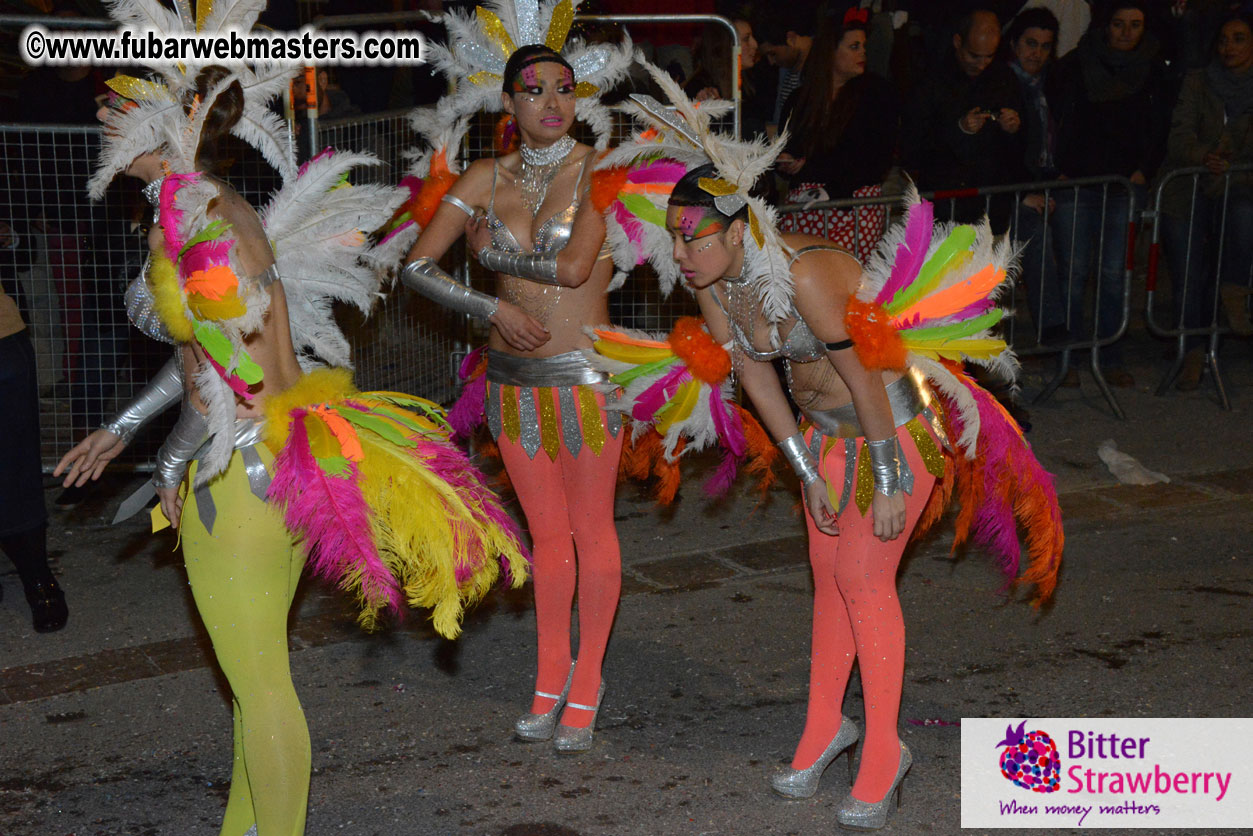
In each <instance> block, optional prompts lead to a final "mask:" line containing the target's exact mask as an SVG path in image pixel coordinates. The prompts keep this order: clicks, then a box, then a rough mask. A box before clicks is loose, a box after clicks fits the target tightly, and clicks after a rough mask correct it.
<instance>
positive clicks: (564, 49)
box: [404, 0, 632, 226]
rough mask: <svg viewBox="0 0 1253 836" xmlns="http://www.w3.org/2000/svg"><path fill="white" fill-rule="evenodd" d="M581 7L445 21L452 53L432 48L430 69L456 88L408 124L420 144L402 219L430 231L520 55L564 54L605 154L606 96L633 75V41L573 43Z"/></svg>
mask: <svg viewBox="0 0 1253 836" xmlns="http://www.w3.org/2000/svg"><path fill="white" fill-rule="evenodd" d="M580 2H581V0H558V2H553V1H552V0H488V2H486V3H484V4H483V5H482V6H479V7H477V8H476V9H475V10H474V13H473V14H465V13H462V12H460V11H457V10H451V11H448V12H446V13H445V14H444V24H445V26H447V28H448V45H447V46H445V45H443V44H436V43H432V44H431V45H430V60H431V63H432V64H433V65H434V66H435V67H436V68H437V69H439V70H440V71H441V72H443V73H444V75H445V76H447V78H448V80H449V82H450V83H451V84H453V85H455V89H454V91H453V92H452V93H450V94H449V95H447V96H445V97H444V98H442V99H440V101H439V102H438V103H437V104H436V105H435V106H434V107H422V108H417V109H416V110H414V111H413V113H412V114H411V115H410V118H409V121H410V123H411V124H412V126H413V129H414V131H415V133H417V134H418V135H419V136H421V137H422V142H421V144H420V145H419V147H418V148H417V149H415V150H411V151H409V152H408V153H407V156H408V157H409V158H410V159H411V160H412V163H411V165H410V167H409V172H408V174H409V177H408V178H407V179H408V181H409V183H410V186H411V188H412V191H413V194H412V197H411V199H410V200H409V202H408V203H406V204H405V208H404V212H406V213H408V215H409V217H410V218H411V219H412V220H414V221H415V222H416V223H417V224H418V225H419V226H425V225H426V224H427V222H428V221H430V219H431V217H432V216H433V215H434V214H435V210H436V209H438V208H439V202H440V199H441V198H442V197H443V196H444V195H445V194H447V192H448V190H449V189H450V188H452V184H453V183H455V182H456V180H457V176H458V174H459V167H458V165H457V152H458V150H459V149H460V147H461V142H462V140H463V139H464V138H465V135H466V131H467V130H468V129H469V126H470V119H471V117H473V116H474V114H476V113H478V112H480V111H486V112H495V111H498V110H500V109H501V104H500V91H501V87H502V85H503V76H504V72H505V64H506V63H507V62H508V60H509V56H510V55H512V54H513V53H514V51H515V50H517V49H518V48H519V47H523V46H527V45H529V44H544V45H545V46H548V47H549V48H551V49H553V50H555V51H557V52H559V53H561V56H562V57H563V58H565V59H566V61H567V62H569V64H570V66H571V67H572V68H573V69H574V77H575V80H576V82H577V83H576V85H575V95H576V96H577V97H578V98H577V100H576V102H575V110H574V113H575V116H576V117H577V118H578V119H580V120H582V121H583V122H585V123H586V124H587V125H588V126H589V127H590V128H591V129H592V131H593V132H594V133H595V134H596V148H597V149H600V150H603V149H604V148H605V147H606V146H607V145H608V144H609V140H610V137H611V134H612V132H613V119H612V114H611V113H610V111H609V109H608V108H607V107H605V106H604V105H603V104H601V103H600V92H601V91H602V90H604V89H606V88H608V87H612V86H613V85H614V84H616V83H618V82H619V81H621V80H622V79H623V78H625V77H626V75H627V71H628V70H629V69H630V68H631V60H632V47H631V39H630V38H629V37H627V36H624V38H623V42H622V43H621V44H617V45H613V44H594V45H589V44H585V43H583V41H581V40H579V39H577V38H569V37H568V35H569V33H570V25H571V24H572V23H573V21H574V10H575V9H576V8H577V7H578V5H579V3H580Z"/></svg>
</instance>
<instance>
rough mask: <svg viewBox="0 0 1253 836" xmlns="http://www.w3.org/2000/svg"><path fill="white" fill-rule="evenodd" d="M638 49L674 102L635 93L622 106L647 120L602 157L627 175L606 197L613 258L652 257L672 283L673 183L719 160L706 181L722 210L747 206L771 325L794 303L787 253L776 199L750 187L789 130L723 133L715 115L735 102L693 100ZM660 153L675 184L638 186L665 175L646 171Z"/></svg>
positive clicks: (751, 276)
mask: <svg viewBox="0 0 1253 836" xmlns="http://www.w3.org/2000/svg"><path fill="white" fill-rule="evenodd" d="M636 57H637V60H638V61H639V62H640V63H641V64H643V66H644V67H645V68H646V69H647V70H648V72H649V74H650V75H651V76H652V78H653V81H655V82H656V83H657V86H658V87H660V88H661V91H662V92H663V93H664V94H665V96H666V98H667V99H669V101H670V104H669V105H665V104H662V103H661V102H659V101H657V100H656V99H654V98H653V97H651V96H645V95H632V96H631V99H630V102H629V103H627V104H626V105H624V106H623V109H624V110H625V111H627V112H628V113H630V114H631V115H632V116H633V117H634V118H635V119H636V121H638V122H640V123H642V125H643V128H642V129H640V130H637V131H636V132H635V133H634V134H633V136H632V139H631V142H629V143H623V144H622V145H620V146H618V147H617V148H615V149H613V150H612V151H610V152H609V153H608V154H606V155H605V157H604V158H603V159H602V160H601V161H600V162H599V163H598V164H597V169H598V171H599V172H602V173H607V172H613V171H615V170H616V171H617V172H618V178H620V179H621V182H622V188H621V189H620V190H619V192H618V193H617V194H616V195H614V197H613V199H612V200H602V203H606V204H608V205H607V206H606V220H607V224H606V226H607V228H608V233H607V237H608V238H609V242H610V245H611V247H612V248H613V254H614V263H615V265H616V266H617V267H618V269H619V270H621V271H623V272H626V271H629V270H630V269H631V268H633V267H635V266H636V265H637V264H640V263H642V262H643V261H645V260H646V261H648V262H650V263H651V264H652V265H653V267H654V268H655V269H656V270H657V274H658V277H659V279H660V280H661V287H662V291H663V292H665V293H669V292H670V290H671V289H673V287H674V283H675V281H676V280H677V279H678V275H679V268H678V265H677V264H675V263H674V259H673V258H672V257H671V241H670V234H669V232H668V231H667V230H666V229H665V213H666V204H667V202H668V201H669V197H670V190H672V189H673V187H674V183H676V182H677V181H678V179H679V178H680V177H681V176H682V175H683V174H684V173H685V172H686V171H687V170H689V169H691V168H693V167H696V166H700V165H703V164H705V163H713V165H714V167H715V168H716V169H717V173H718V176H717V177H714V178H708V179H707V180H702V181H701V184H700V185H701V188H702V189H704V190H705V191H706V192H708V193H709V194H710V195H712V196H713V197H714V203H715V205H716V206H717V207H718V211H720V212H722V213H724V214H727V215H731V214H734V213H736V212H738V211H739V210H740V209H741V208H743V207H744V206H747V207H748V231H749V234H748V235H746V236H744V264H745V266H744V276H745V278H747V279H748V281H749V282H751V283H752V285H753V286H754V287H755V288H756V290H757V293H758V295H759V296H760V298H761V300H762V305H763V310H764V313H765V316H766V319H767V321H769V322H770V323H771V325H772V326H773V325H775V324H777V323H778V322H781V321H782V320H783V319H785V318H786V317H787V315H788V312H789V311H790V310H791V294H792V279H791V273H790V270H789V259H788V255H789V253H788V250H787V247H786V245H785V244H784V243H783V239H782V238H781V237H780V236H779V232H778V228H777V216H776V214H775V211H774V209H773V207H771V206H769V205H768V204H766V202H765V201H763V200H762V199H761V198H758V197H754V196H753V195H751V194H750V190H751V189H752V187H753V185H754V184H755V183H756V182H757V179H758V178H759V177H761V175H762V174H763V173H765V172H766V171H767V170H768V169H769V168H770V166H771V165H773V164H774V160H775V157H777V156H778V155H779V152H780V151H782V150H783V146H784V145H785V144H786V143H787V134H786V132H784V133H782V134H780V136H779V137H778V138H777V139H775V140H773V141H765V140H748V141H744V140H738V139H735V138H734V137H730V136H726V135H724V134H721V133H719V132H717V131H715V130H714V129H713V128H712V126H711V123H712V120H713V119H714V118H716V117H718V116H721V115H722V114H724V113H726V112H727V110H728V109H729V108H730V107H731V106H732V105H731V104H730V103H729V102H699V103H697V102H693V101H692V100H691V99H689V98H688V96H687V94H686V93H684V92H683V89H682V88H681V87H679V85H678V84H676V83H675V81H674V80H673V79H672V78H670V76H669V74H668V73H666V72H665V71H663V70H661V69H659V68H658V67H656V66H654V65H652V64H650V63H648V61H646V60H644V57H643V56H642V55H637V56H636ZM661 161H667V162H669V163H670V167H669V168H670V170H668V171H667V172H666V173H667V175H669V176H673V177H674V179H673V180H669V189H665V188H644V189H640V188H634V186H635V184H637V183H645V182H648V183H660V182H664V181H663V180H662V179H661V178H659V177H655V176H654V177H652V178H651V179H650V178H649V177H648V176H647V174H648V172H650V171H652V172H656V171H657V167H658V163H659V162H661ZM680 167H681V168H680ZM623 170H625V174H623V173H622V172H623ZM676 175H677V176H676ZM610 176H612V175H610ZM609 210H612V211H609ZM650 226H651V227H652V229H650V228H649V227H650Z"/></svg>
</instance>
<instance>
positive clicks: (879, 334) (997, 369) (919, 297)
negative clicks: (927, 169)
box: [845, 186, 1018, 457]
mask: <svg viewBox="0 0 1253 836" xmlns="http://www.w3.org/2000/svg"><path fill="white" fill-rule="evenodd" d="M906 202H907V204H908V205H909V208H908V211H907V212H906V215H905V218H904V220H903V222H901V223H898V224H895V225H893V227H892V228H891V229H889V230H888V233H887V234H886V235H885V236H884V237H883V240H882V241H880V242H879V246H878V248H877V250H876V252H875V254H874V255H873V256H872V257H871V258H870V259H869V261H868V262H867V264H866V268H865V271H864V272H863V274H862V283H861V286H860V288H859V289H858V292H857V296H856V298H855V299H852V300H850V301H849V306H848V312H847V314H846V316H845V326H846V327H847V329H848V332H849V335H850V336H851V337H852V338H853V340H854V345H855V348H856V350H857V353H858V357H859V358H860V359H861V361H862V364H863V365H865V366H866V367H867V368H871V369H900V368H904V367H905V366H915V367H917V368H918V369H920V370H921V371H923V373H924V374H926V375H927V377H928V378H930V379H931V381H932V382H933V383H934V384H935V385H936V386H937V387H938V388H939V389H940V390H941V391H943V392H945V393H946V394H947V395H948V396H949V397H951V398H953V399H954V403H955V404H956V406H957V407H958V408H959V409H960V410H961V414H962V416H963V419H964V420H963V431H962V433H961V435H962V438H961V440H960V443H959V446H960V447H961V448H962V449H963V451H964V452H965V454H966V455H967V456H968V457H974V456H975V455H976V446H977V443H978V436H979V424H980V416H979V414H978V411H977V409H976V408H975V406H976V405H975V403H974V401H972V400H971V399H969V398H968V397H965V396H964V395H963V392H962V389H963V387H961V386H960V385H959V384H958V382H957V380H956V379H955V378H954V377H953V376H952V374H951V373H950V372H949V371H948V370H947V367H946V366H945V365H944V362H943V361H961V362H970V363H974V364H976V365H980V366H983V367H985V368H988V369H990V370H992V371H993V372H994V373H996V374H998V375H1000V376H1002V377H1004V378H1005V379H1008V380H1012V379H1013V378H1014V376H1015V374H1016V372H1017V368H1018V361H1017V358H1016V357H1015V356H1014V353H1013V351H1012V350H1011V349H1010V348H1009V346H1008V345H1007V344H1006V342H1005V341H1004V339H1002V338H1001V337H1000V336H999V335H998V334H997V333H996V332H995V329H996V327H997V325H998V324H999V323H1000V321H1001V319H1002V318H1003V317H1004V315H1005V313H1006V311H1005V310H1004V309H1002V308H1000V307H998V306H997V304H996V302H997V300H998V298H999V297H1000V296H1001V295H1002V294H1003V293H1004V292H1005V291H1004V289H1005V288H1006V287H1008V286H1009V284H1010V276H1011V274H1012V273H1013V271H1015V270H1016V269H1017V262H1016V254H1015V251H1014V247H1013V244H1011V243H1010V241H1009V240H1008V238H1007V237H1000V238H998V237H996V236H993V235H992V233H991V230H990V227H989V226H988V222H987V220H986V219H984V220H983V222H981V223H980V224H979V225H977V226H971V225H965V224H952V223H942V224H936V223H934V221H933V218H934V213H933V210H932V206H931V204H930V203H928V202H927V201H924V200H921V199H919V197H918V194H917V191H916V190H914V189H913V187H912V186H911V187H910V190H909V192H908V193H907V195H906Z"/></svg>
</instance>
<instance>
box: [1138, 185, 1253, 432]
mask: <svg viewBox="0 0 1253 836" xmlns="http://www.w3.org/2000/svg"><path fill="white" fill-rule="evenodd" d="M1151 205H1152V210H1151V211H1150V212H1147V213H1146V218H1147V219H1149V220H1150V221H1151V222H1152V224H1153V232H1152V235H1153V237H1152V244H1151V245H1150V248H1149V263H1148V274H1147V278H1146V287H1147V290H1148V294H1147V302H1146V308H1145V324H1146V325H1147V326H1148V329H1149V331H1150V332H1151V333H1153V334H1154V335H1156V336H1159V337H1165V338H1168V339H1173V340H1174V341H1175V357H1174V359H1173V360H1172V362H1171V365H1170V368H1169V369H1168V370H1167V372H1166V374H1165V375H1163V377H1162V379H1161V381H1160V383H1159V384H1158V388H1157V394H1159V395H1162V394H1165V392H1166V390H1167V389H1168V388H1169V387H1170V384H1171V383H1172V382H1174V380H1175V379H1176V378H1177V377H1178V376H1179V373H1180V371H1181V370H1182V369H1183V367H1184V363H1185V360H1186V358H1187V355H1188V353H1189V352H1190V351H1191V352H1199V353H1200V354H1201V359H1202V362H1203V368H1204V369H1206V370H1208V372H1209V377H1210V380H1211V382H1212V383H1213V385H1214V388H1215V390H1216V392H1217V394H1218V398H1219V401H1220V402H1221V404H1222V406H1223V408H1224V409H1231V400H1230V399H1229V398H1228V396H1227V389H1226V386H1225V385H1224V384H1223V378H1222V374H1221V371H1220V369H1219V364H1218V346H1219V341H1220V337H1221V336H1222V335H1224V334H1226V333H1229V332H1231V331H1232V330H1233V329H1239V330H1240V331H1241V332H1242V333H1245V334H1247V333H1249V332H1250V330H1253V329H1250V326H1249V309H1248V304H1249V297H1250V294H1251V293H1253V165H1251V164H1244V165H1233V166H1231V167H1229V168H1228V169H1227V170H1226V172H1224V173H1222V174H1213V173H1211V172H1210V171H1209V169H1207V168H1204V167H1202V166H1196V167H1194V168H1180V169H1176V170H1174V171H1171V172H1168V173H1167V174H1166V175H1164V176H1163V177H1162V179H1161V181H1160V182H1159V183H1158V184H1157V187H1156V188H1155V189H1154V191H1153V199H1152V204H1151ZM1163 255H1165V259H1166V266H1167V270H1168V274H1169V276H1170V291H1171V293H1170V297H1169V301H1170V307H1169V309H1166V310H1163V308H1165V304H1164V300H1163V299H1162V298H1160V297H1159V294H1158V279H1159V275H1160V267H1161V261H1162V258H1161V257H1162V256H1163ZM1224 320H1225V321H1224Z"/></svg>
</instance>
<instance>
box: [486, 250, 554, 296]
mask: <svg viewBox="0 0 1253 836" xmlns="http://www.w3.org/2000/svg"><path fill="white" fill-rule="evenodd" d="M479 264H482V265H483V266H484V267H486V268H487V269H488V270H495V271H496V272H497V273H504V274H506V275H508V276H517V277H518V278H521V279H530V280H531V281H533V282H538V283H540V284H552V285H557V286H558V287H560V286H561V282H559V281H557V254H556V253H506V252H501V251H500V250H495V249H492V248H491V247H484V248H483V249H481V250H479Z"/></svg>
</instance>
